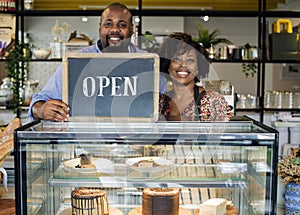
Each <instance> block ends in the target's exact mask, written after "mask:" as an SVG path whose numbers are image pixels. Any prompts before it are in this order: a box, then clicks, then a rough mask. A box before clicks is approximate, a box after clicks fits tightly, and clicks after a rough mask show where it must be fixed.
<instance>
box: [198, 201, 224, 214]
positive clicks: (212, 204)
mask: <svg viewBox="0 0 300 215" xmlns="http://www.w3.org/2000/svg"><path fill="white" fill-rule="evenodd" d="M226 202H227V201H226V199H222V198H212V199H209V200H207V201H205V202H203V203H202V204H201V205H200V213H199V215H224V214H226Z"/></svg>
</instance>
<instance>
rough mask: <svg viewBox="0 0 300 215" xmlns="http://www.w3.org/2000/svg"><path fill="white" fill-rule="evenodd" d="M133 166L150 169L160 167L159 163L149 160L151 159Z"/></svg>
mask: <svg viewBox="0 0 300 215" xmlns="http://www.w3.org/2000/svg"><path fill="white" fill-rule="evenodd" d="M133 166H136V167H143V168H150V167H157V166H160V165H159V164H158V163H156V162H155V161H154V160H153V159H152V158H149V159H144V160H140V161H138V162H136V163H134V164H133Z"/></svg>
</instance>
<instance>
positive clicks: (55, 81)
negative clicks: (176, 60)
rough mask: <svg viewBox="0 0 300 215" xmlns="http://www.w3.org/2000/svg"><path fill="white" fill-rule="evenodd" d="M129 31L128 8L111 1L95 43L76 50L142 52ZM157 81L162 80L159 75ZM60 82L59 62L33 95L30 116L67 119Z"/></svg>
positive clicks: (66, 106)
mask: <svg viewBox="0 0 300 215" xmlns="http://www.w3.org/2000/svg"><path fill="white" fill-rule="evenodd" d="M132 34H133V24H132V14H131V12H130V11H129V9H128V8H127V7H126V6H125V5H123V4H121V3H112V4H110V5H109V6H107V7H106V8H105V9H104V10H103V12H102V15H101V20H100V23H99V38H100V39H99V40H98V41H97V43H96V44H94V45H92V46H89V47H86V48H84V49H81V50H80V51H79V52H83V53H101V52H130V53H134V52H145V51H143V50H140V49H138V48H137V47H135V46H134V44H132V43H131V42H130V38H131V35H132ZM160 82H163V79H161V80H160ZM62 84H63V83H62V66H60V67H59V68H58V69H57V70H56V72H55V73H54V74H53V76H52V77H51V78H50V79H49V81H48V82H47V83H46V85H45V86H44V88H43V89H42V90H41V91H40V92H39V93H37V94H34V95H33V97H32V101H31V104H30V106H29V113H28V114H29V117H30V118H31V119H32V120H34V119H44V120H51V121H68V119H69V110H70V107H69V106H68V105H67V104H66V103H65V102H63V101H62ZM160 86H161V89H160V92H164V91H165V84H164V83H160Z"/></svg>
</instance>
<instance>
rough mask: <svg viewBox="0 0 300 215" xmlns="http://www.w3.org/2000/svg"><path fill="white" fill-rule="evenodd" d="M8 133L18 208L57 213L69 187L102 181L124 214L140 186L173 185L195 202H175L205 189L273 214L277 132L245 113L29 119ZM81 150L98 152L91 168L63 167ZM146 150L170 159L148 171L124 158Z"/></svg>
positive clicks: (243, 207) (247, 209) (243, 208)
mask: <svg viewBox="0 0 300 215" xmlns="http://www.w3.org/2000/svg"><path fill="white" fill-rule="evenodd" d="M14 139H15V150H14V156H15V169H16V173H15V186H16V189H15V190H16V193H15V194H16V214H19V215H26V214H30V215H32V214H51V215H52V214H60V212H61V211H63V209H64V208H66V207H70V191H71V190H72V189H74V187H100V188H103V189H105V190H106V191H107V193H108V200H109V204H110V205H113V206H118V207H120V208H121V209H122V211H123V212H124V214H127V213H128V211H129V210H130V209H132V208H133V207H135V206H138V205H140V204H141V201H140V199H141V190H142V189H143V188H145V187H160V188H164V187H174V188H179V189H180V190H181V192H182V193H183V194H182V196H181V204H182V205H181V206H183V207H186V208H189V207H190V208H192V209H191V210H194V209H195V206H197V205H198V203H197V204H183V202H184V201H185V198H190V197H191V196H192V195H194V194H195V192H199V195H198V194H197V195H198V197H199V198H200V200H199V198H198V197H197V198H198V199H197V202H199V205H200V203H201V202H203V201H204V199H201V198H203V195H202V193H200V191H204V190H205V192H208V194H209V195H208V198H209V197H223V196H225V197H227V198H226V199H229V200H232V201H233V203H234V205H235V206H237V208H238V209H239V211H240V212H239V214H276V190H277V162H278V155H277V148H278V132H277V131H276V130H275V129H273V128H270V127H268V126H266V125H264V124H262V123H260V122H258V121H255V120H253V119H250V118H248V117H233V118H232V119H231V120H230V121H229V122H157V123H121V122H102V123H101V122H63V123H55V122H49V121H35V122H32V123H29V124H27V125H24V126H22V127H20V128H19V129H17V130H15V133H14ZM82 152H88V153H92V154H93V155H94V157H97V159H102V160H101V162H102V164H101V162H98V163H97V165H96V164H95V169H96V171H95V172H93V173H92V174H89V173H88V172H84V171H83V172H78V169H76V170H74V169H72V168H71V170H70V168H66V161H68V160H73V159H78V155H79V154H81V153H82ZM146 156H148V157H151V158H152V157H155V158H158V159H167V160H172V164H171V165H166V166H164V165H162V166H161V167H160V168H158V170H157V171H152V169H151V168H150V169H149V168H144V169H139V168H138V167H137V168H136V167H134V165H129V164H128V162H127V161H128V159H129V158H139V157H141V158H144V157H146ZM103 161H105V162H104V163H103ZM106 162H109V163H106ZM99 163H100V164H99ZM74 168H75V167H74ZM132 193H133V194H132ZM186 193H188V194H186ZM193 193H194V194H193ZM212 193H213V194H212ZM183 195H188V196H189V197H188V196H186V197H184V196H183ZM213 195H215V196H213ZM133 197H134V198H133ZM193 198H194V197H193ZM134 199H135V200H134ZM129 200H130V201H133V200H134V202H129V203H128V201H129ZM191 201H192V200H191ZM257 205H259V206H257ZM125 206H126V207H127V208H125ZM62 207H63V208H62ZM193 212H194V211H193Z"/></svg>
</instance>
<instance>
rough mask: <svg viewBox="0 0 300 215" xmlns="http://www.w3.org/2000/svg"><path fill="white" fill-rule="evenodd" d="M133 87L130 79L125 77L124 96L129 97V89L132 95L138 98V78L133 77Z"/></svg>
mask: <svg viewBox="0 0 300 215" xmlns="http://www.w3.org/2000/svg"><path fill="white" fill-rule="evenodd" d="M132 78H133V85H132V83H131V81H130V77H124V94H123V96H129V94H128V88H129V89H130V91H131V95H133V96H136V90H137V78H138V77H137V76H133V77H132Z"/></svg>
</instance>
